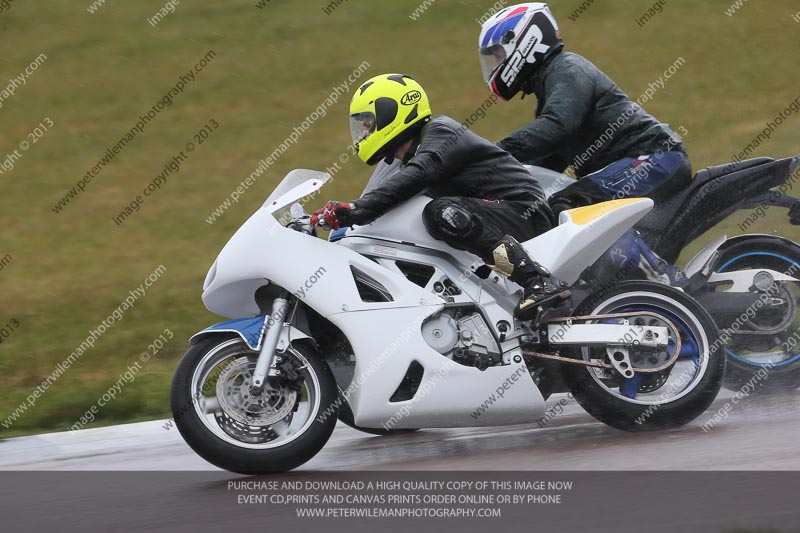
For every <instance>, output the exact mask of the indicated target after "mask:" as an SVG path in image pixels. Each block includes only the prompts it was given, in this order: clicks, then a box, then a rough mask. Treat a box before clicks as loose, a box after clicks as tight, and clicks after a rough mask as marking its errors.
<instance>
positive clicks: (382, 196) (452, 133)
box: [354, 116, 550, 221]
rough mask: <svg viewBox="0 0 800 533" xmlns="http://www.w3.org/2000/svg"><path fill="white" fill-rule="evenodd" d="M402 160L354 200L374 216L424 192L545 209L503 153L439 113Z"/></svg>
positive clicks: (535, 187)
mask: <svg viewBox="0 0 800 533" xmlns="http://www.w3.org/2000/svg"><path fill="white" fill-rule="evenodd" d="M408 153H409V154H413V155H412V156H411V157H410V158H409V157H408V155H407V156H406V159H407V160H406V162H405V164H404V165H403V166H402V167H401V168H400V169H399V170H398V171H397V172H395V173H394V174H392V175H391V176H388V177H386V178H385V179H383V180H382V181H381V183H380V184H379V185H378V186H377V187H375V188H373V189H371V190H369V191H368V192H366V193H364V195H363V196H362V197H361V198H360V199H358V200H356V201H355V202H354V203H355V204H356V206H357V207H358V208H362V209H364V210H365V211H366V212H367V213H368V215H369V219H370V221H371V220H374V219H375V218H377V217H378V216H380V215H382V214H384V213H385V212H386V211H388V210H389V209H391V208H392V207H394V206H396V205H398V204H399V203H401V202H404V201H406V200H408V199H410V198H412V197H413V196H415V195H417V194H418V193H420V192H422V191H423V190H425V189H427V193H428V194H429V195H430V196H432V197H433V198H441V197H444V196H466V197H471V198H483V199H486V200H508V201H519V202H526V203H530V204H534V203H538V204H539V206H541V209H543V210H549V209H550V208H549V206H548V205H547V202H545V201H543V200H544V194H543V192H542V189H541V187H539V184H538V182H537V181H536V180H535V179H534V178H533V176H532V175H531V174H530V172H528V171H527V169H525V167H524V166H522V164H520V163H519V162H518V161H517V160H516V159H514V158H513V157H511V155H509V154H508V153H507V152H506V151H504V150H502V149H500V148H498V147H497V145H495V144H494V143H492V142H490V141H487V140H486V139H484V138H483V137H480V136H478V135H476V134H475V133H473V132H472V131H470V130H469V129H468V128H466V127H465V126H463V125H461V124H459V123H458V122H456V121H455V120H453V119H452V118H449V117H446V116H438V117H435V118H433V119H432V120H431V121H430V122H428V123H427V124H426V125H425V126H424V127H423V128H422V130H421V132H420V135H419V138H418V139H417V140H416V141H415V142H414V143H412V145H411V148H410V149H409V152H408Z"/></svg>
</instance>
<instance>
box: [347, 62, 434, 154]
mask: <svg viewBox="0 0 800 533" xmlns="http://www.w3.org/2000/svg"><path fill="white" fill-rule="evenodd" d="M430 116H431V106H430V104H429V103H428V95H427V94H425V89H423V88H422V86H421V85H420V84H419V83H417V82H416V81H414V79H413V78H412V77H411V76H407V75H405V74H381V75H380V76H375V77H374V78H371V79H369V80H368V81H367V82H365V83H364V84H363V85H362V86H361V87H359V88H358V89H357V90H356V93H355V94H354V95H353V100H352V101H351V102H350V133H351V134H352V135H353V146H355V147H356V150H357V151H358V157H360V158H361V160H362V161H364V162H365V163H366V164H368V165H374V164H376V163H377V162H378V161H380V160H381V159H382V158H384V157H386V156H387V155H391V154H392V152H393V151H394V150H396V149H397V147H398V146H400V145H401V144H403V143H404V142H406V141H407V140H408V139H410V138H411V137H412V136H413V135H415V134H416V132H417V131H418V130H419V128H420V127H421V125H422V124H424V123H425V122H427V121H428V117H430Z"/></svg>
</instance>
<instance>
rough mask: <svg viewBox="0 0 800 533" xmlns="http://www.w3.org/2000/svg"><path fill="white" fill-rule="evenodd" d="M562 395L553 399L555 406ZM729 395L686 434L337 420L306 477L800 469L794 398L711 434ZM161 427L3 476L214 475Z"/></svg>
mask: <svg viewBox="0 0 800 533" xmlns="http://www.w3.org/2000/svg"><path fill="white" fill-rule="evenodd" d="M560 398H563V396H561V395H557V396H554V397H553V398H551V399H550V401H549V403H550V404H554V403H555V402H557V401H558V400H559V399H560ZM730 399H731V394H730V393H728V392H726V391H722V393H721V394H720V397H719V398H718V399H717V400H716V402H715V403H714V405H713V406H712V407H711V408H710V409H709V410H708V411H707V412H706V413H705V414H703V415H701V416H700V417H699V418H698V419H697V420H695V421H694V422H693V423H691V424H689V425H688V426H685V427H683V428H679V429H675V430H670V431H662V432H654V433H641V434H639V433H626V432H622V431H617V430H615V429H612V428H609V427H607V426H605V425H603V424H601V423H600V422H597V421H595V420H594V419H593V418H591V417H590V416H589V415H587V414H586V413H585V412H584V411H583V410H582V409H581V408H580V407H579V406H578V405H576V404H575V403H574V402H570V404H569V405H567V406H566V407H565V410H564V412H563V413H562V414H561V415H559V416H557V417H556V418H554V419H553V420H552V421H551V422H550V423H549V424H548V425H547V426H545V427H544V428H540V427H538V426H537V425H536V424H532V425H520V426H509V427H496V428H469V429H430V430H423V431H419V432H417V433H410V434H400V435H391V436H388V437H375V436H371V435H368V434H366V433H361V432H359V431H356V430H353V429H351V428H349V427H347V426H344V425H342V424H341V423H340V424H339V425H338V426H337V428H336V430H335V431H334V433H333V436H332V437H331V440H330V441H329V442H328V444H327V445H326V446H325V448H324V449H323V450H322V452H321V453H320V454H319V455H317V457H315V458H314V459H312V460H311V461H310V462H308V463H306V464H305V465H303V466H302V467H301V469H302V470H583V471H585V470H612V471H630V470H779V471H780V470H798V471H800V392H796V393H783V394H773V395H769V396H766V395H753V396H750V397H746V398H743V399H742V401H740V402H738V403H736V404H735V405H733V408H732V410H731V411H730V413H729V415H728V416H727V418H726V419H724V420H723V421H722V422H721V423H720V424H719V425H717V426H716V427H714V428H713V429H711V430H710V431H708V432H706V431H704V430H703V429H702V428H701V426H702V425H703V424H704V423H705V422H706V421H707V420H709V418H710V417H711V416H712V415H713V413H714V412H716V411H717V410H718V409H720V408H721V407H722V406H723V405H724V404H725V402H726V401H730ZM165 422H166V421H153V422H142V423H136V424H126V425H120V426H112V427H106V428H98V429H88V430H82V431H78V432H74V433H68V432H67V433H52V434H46V435H37V436H30V437H20V438H14V439H8V440H5V441H0V470H47V471H53V470H132V471H143V470H144V471H164V470H190V471H191V470H217V469H216V468H215V467H213V466H211V465H209V464H208V463H206V462H205V461H203V460H202V459H200V458H199V457H198V456H197V455H195V454H194V452H192V450H191V449H189V447H188V446H187V445H186V444H185V443H184V442H183V440H182V439H181V437H180V435H179V434H178V431H177V430H176V429H175V428H174V427H173V428H172V429H170V430H166V429H164V424H165Z"/></svg>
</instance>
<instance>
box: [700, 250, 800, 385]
mask: <svg viewBox="0 0 800 533" xmlns="http://www.w3.org/2000/svg"><path fill="white" fill-rule="evenodd" d="M795 265H797V266H795ZM750 268H755V269H757V268H765V269H770V270H775V271H778V272H786V271H787V269H791V268H795V269H796V270H797V272H795V274H791V273H789V275H791V276H792V277H800V246H798V245H797V244H796V243H794V242H791V241H787V240H784V239H780V238H776V237H771V236H756V235H753V236H749V237H748V238H739V239H736V240H734V241H733V242H732V243H731V245H730V246H728V247H726V248H724V249H722V250H720V256H719V259H718V260H717V267H716V268H715V270H716V271H717V272H729V271H732V270H738V269H750ZM797 294H798V293H797V291H795V295H797ZM799 303H800V302H799ZM798 308H800V306H798ZM792 321H793V322H794V323H797V322H798V317H797V316H795V317H794V318H793V319H792ZM785 337H786V339H785V340H784V341H783V342H778V341H776V343H775V344H776V346H774V347H772V348H771V349H773V350H776V349H780V352H782V355H781V356H780V357H779V358H782V359H783V361H780V362H778V364H776V365H774V366H772V367H771V368H770V367H768V366H765V364H759V363H758V362H756V361H753V360H750V359H749V358H748V356H747V354H745V353H743V352H746V351H747V349H746V348H745V347H743V346H741V345H740V344H741V343H737V342H736V341H734V342H733V343H732V344H730V345H729V346H727V347H726V349H725V351H726V354H727V359H728V361H727V363H726V372H725V388H727V389H729V390H740V389H741V388H742V387H743V386H744V385H745V384H746V383H748V382H750V383H753V382H754V381H757V385H756V387H757V388H755V391H758V392H762V393H770V392H775V391H782V390H794V389H797V388H798V387H800V326H798V327H794V326H790V327H789V330H787V331H786V333H785ZM789 341H791V343H790V342H789ZM767 344H768V342H767ZM765 346H766V345H765ZM767 349H770V348H769V347H767ZM787 349H788V351H787ZM776 353H778V352H776ZM765 372H766V373H767V374H766V376H765Z"/></svg>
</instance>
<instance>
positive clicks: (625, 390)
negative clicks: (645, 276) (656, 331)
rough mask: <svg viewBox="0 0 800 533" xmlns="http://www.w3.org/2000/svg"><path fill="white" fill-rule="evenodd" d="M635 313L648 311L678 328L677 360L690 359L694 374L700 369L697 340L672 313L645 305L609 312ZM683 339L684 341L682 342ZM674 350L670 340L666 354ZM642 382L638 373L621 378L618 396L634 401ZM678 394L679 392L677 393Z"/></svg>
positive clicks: (690, 381)
mask: <svg viewBox="0 0 800 533" xmlns="http://www.w3.org/2000/svg"><path fill="white" fill-rule="evenodd" d="M637 311H649V312H653V313H657V314H659V315H662V316H663V317H664V318H666V319H668V320H669V321H670V322H672V323H673V324H675V327H676V328H678V331H679V333H680V334H681V353H680V354H679V355H678V359H677V360H676V362H677V361H678V360H680V359H687V358H691V360H692V362H693V363H694V367H695V372H697V369H698V368H699V367H700V349H699V348H698V344H697V339H695V337H694V334H693V333H692V331H691V330H690V329H689V327H688V326H687V325H686V324H685V323H684V322H683V320H681V319H680V318H678V317H677V316H675V315H674V314H673V313H671V312H669V311H666V310H664V309H661V308H658V307H650V306H647V305H639V306H635V307H623V308H622V309H614V310H613V311H611V312H612V313H635V312H637ZM684 339H685V340H684ZM674 349H675V341H673V340H670V341H669V344H667V353H671V352H672V350H674ZM643 381H644V375H643V374H640V373H638V372H636V373H634V375H633V377H632V378H623V379H622V384H621V385H620V388H619V391H620V394H621V395H623V396H625V397H626V398H631V399H636V395H637V394H638V392H639V388H640V387H641V386H642V383H643ZM692 381H693V380H688V382H687V383H686V386H685V387H684V389H682V390H685V388H686V387H688V386H689V385H690V384H691V383H692ZM678 392H680V391H678Z"/></svg>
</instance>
